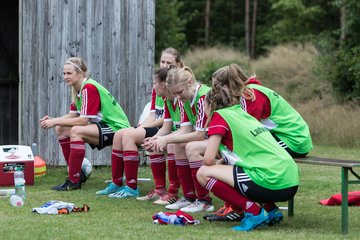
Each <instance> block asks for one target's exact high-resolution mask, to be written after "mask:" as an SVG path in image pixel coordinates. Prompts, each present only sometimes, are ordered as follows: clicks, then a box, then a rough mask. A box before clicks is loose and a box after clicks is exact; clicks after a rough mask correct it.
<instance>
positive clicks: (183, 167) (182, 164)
mask: <svg viewBox="0 0 360 240" xmlns="http://www.w3.org/2000/svg"><path fill="white" fill-rule="evenodd" d="M175 161H176V168H177V173H178V176H179V179H180V183H181V187H182V190H183V194H184V196H185V197H186V198H188V199H193V200H195V199H196V194H195V187H194V182H193V180H192V176H191V170H190V166H189V162H188V160H187V159H176V160H175Z"/></svg>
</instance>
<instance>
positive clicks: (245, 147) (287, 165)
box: [197, 65, 299, 231]
mask: <svg viewBox="0 0 360 240" xmlns="http://www.w3.org/2000/svg"><path fill="white" fill-rule="evenodd" d="M236 71H237V69H236V68H234V67H233V66H231V65H230V66H226V67H224V68H221V69H219V70H218V71H216V72H215V73H214V74H213V76H212V84H213V87H212V91H211V92H210V94H208V95H207V96H206V107H205V109H206V110H207V115H209V110H210V112H212V116H211V121H210V124H209V131H208V136H209V140H208V145H207V148H206V152H205V156H204V166H202V167H201V168H200V169H199V170H198V172H197V179H198V181H199V183H200V184H201V185H203V186H205V188H206V189H208V190H209V191H211V192H213V194H214V195H215V196H217V197H219V198H220V199H222V200H224V201H225V202H227V203H229V204H231V206H232V207H233V208H234V209H236V210H238V211H241V210H243V211H244V215H245V217H244V218H243V219H242V221H241V222H240V225H239V226H237V227H234V228H233V229H234V230H240V231H250V230H253V229H255V228H256V227H258V226H261V225H263V224H270V225H271V224H272V223H273V222H277V218H278V217H279V215H278V214H277V212H278V207H277V206H276V205H275V202H282V201H287V200H289V199H291V198H293V197H294V195H295V193H296V191H297V189H298V185H299V171H298V168H297V166H296V163H295V162H294V160H293V159H292V157H291V156H290V155H289V154H288V152H286V150H285V149H284V148H282V147H280V145H279V144H278V143H277V141H276V140H275V138H273V137H272V135H271V133H270V132H269V131H268V130H267V129H266V128H265V127H264V126H263V125H262V124H261V123H260V122H258V121H257V120H256V119H255V118H253V117H252V116H250V115H249V114H248V113H246V112H245V111H243V110H242V108H241V106H240V105H239V104H238V103H239V100H240V97H241V96H242V95H243V92H244V91H245V86H244V85H243V86H242V88H241V89H240V91H238V89H234V88H231V87H229V86H227V84H226V83H227V82H228V81H226V79H228V78H233V77H234V76H235V75H236V74H234V73H236ZM218 149H219V150H220V152H221V154H222V156H223V158H224V159H225V160H226V161H225V162H226V163H227V165H220V164H216V161H215V158H216V155H217V152H218ZM281 217H282V215H281Z"/></svg>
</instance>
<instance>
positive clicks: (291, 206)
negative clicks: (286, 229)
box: [288, 198, 294, 217]
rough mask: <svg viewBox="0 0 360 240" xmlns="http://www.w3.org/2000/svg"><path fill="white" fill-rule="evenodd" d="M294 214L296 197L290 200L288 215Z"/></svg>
mask: <svg viewBox="0 0 360 240" xmlns="http://www.w3.org/2000/svg"><path fill="white" fill-rule="evenodd" d="M293 216H294V198H292V199H290V200H289V201H288V217H293Z"/></svg>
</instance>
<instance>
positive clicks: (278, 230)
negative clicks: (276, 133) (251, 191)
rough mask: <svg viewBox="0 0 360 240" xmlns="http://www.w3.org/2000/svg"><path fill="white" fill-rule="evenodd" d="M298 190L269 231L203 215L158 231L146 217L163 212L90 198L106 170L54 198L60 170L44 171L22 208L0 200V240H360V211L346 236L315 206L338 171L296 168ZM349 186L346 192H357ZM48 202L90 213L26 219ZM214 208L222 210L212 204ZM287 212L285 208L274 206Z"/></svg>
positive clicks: (348, 152)
mask: <svg viewBox="0 0 360 240" xmlns="http://www.w3.org/2000/svg"><path fill="white" fill-rule="evenodd" d="M311 155H319V156H320V155H322V156H325V157H338V158H344V159H354V160H357V159H358V160H360V150H359V149H343V148H336V147H324V146H317V147H316V150H314V151H313V152H312V154H311ZM299 167H300V170H301V186H300V188H299V191H298V193H297V195H296V196H295V216H294V217H293V218H290V219H289V218H288V217H287V216H286V212H284V214H285V218H284V221H283V222H282V223H281V224H279V225H275V226H273V227H268V226H265V227H261V228H258V229H256V230H255V231H252V232H246V233H244V232H236V231H232V230H231V227H232V226H235V225H238V223H215V222H213V223H209V222H205V221H202V215H203V214H201V213H200V214H193V216H194V217H195V218H196V219H199V220H200V221H201V223H200V224H199V225H196V226H185V227H181V226H174V225H170V226H162V225H154V224H152V219H151V216H152V214H154V213H155V212H160V211H164V210H165V209H164V208H163V207H162V206H157V205H154V204H152V203H151V202H140V201H137V200H134V199H110V198H108V197H99V196H96V195H95V192H96V191H97V190H99V189H102V188H104V186H105V183H104V181H105V180H106V179H109V178H110V172H111V171H110V167H98V168H95V169H94V170H93V174H92V175H91V178H90V179H89V180H88V182H87V183H86V184H85V185H83V188H82V189H81V190H79V191H72V192H56V191H52V190H50V187H52V186H53V185H56V184H58V183H61V182H62V181H63V180H64V177H65V173H66V168H65V167H48V172H47V175H46V176H45V177H42V178H37V179H36V180H35V184H34V186H27V188H26V190H27V196H28V199H27V202H26V204H25V205H24V206H23V207H22V208H15V207H12V206H11V205H10V204H9V198H0V239H4V240H5V239H267V240H268V239H359V238H360V217H359V216H360V208H357V207H351V208H349V234H348V235H347V236H346V237H344V236H343V235H342V234H341V231H340V207H325V206H322V205H320V204H319V203H318V202H319V200H321V199H324V198H328V197H329V196H330V195H332V194H334V193H339V192H340V168H337V167H323V166H315V165H299ZM139 177H151V174H150V168H149V167H148V166H142V167H141V168H140V170H139ZM151 188H152V182H142V183H140V184H139V189H140V191H141V194H146V193H147V192H148V191H150V190H151ZM358 189H359V187H358V186H356V185H355V186H354V185H352V186H351V187H350V189H349V191H355V190H358ZM49 200H61V201H65V202H72V203H74V204H75V205H76V206H78V207H81V206H82V205H83V204H84V203H86V204H88V205H89V207H90V212H88V213H70V214H69V215H51V216H50V215H39V214H35V213H31V209H32V208H33V207H39V206H41V205H42V204H44V203H46V202H47V201H49ZM214 202H215V206H216V208H218V207H220V206H221V205H222V203H221V201H219V200H218V199H214ZM279 205H281V206H286V205H287V203H279Z"/></svg>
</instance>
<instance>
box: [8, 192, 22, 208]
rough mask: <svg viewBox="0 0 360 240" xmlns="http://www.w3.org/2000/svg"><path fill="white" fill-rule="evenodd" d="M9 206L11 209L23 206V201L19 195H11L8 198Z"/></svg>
mask: <svg viewBox="0 0 360 240" xmlns="http://www.w3.org/2000/svg"><path fill="white" fill-rule="evenodd" d="M10 204H11V206H13V207H22V206H23V205H24V200H23V199H22V198H21V197H20V196H19V195H12V196H11V197H10Z"/></svg>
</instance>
